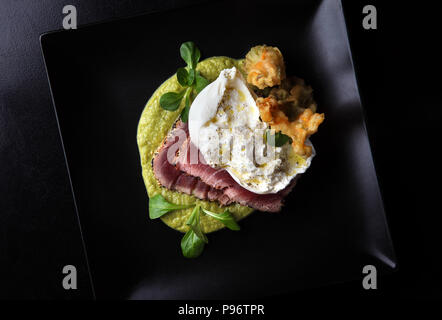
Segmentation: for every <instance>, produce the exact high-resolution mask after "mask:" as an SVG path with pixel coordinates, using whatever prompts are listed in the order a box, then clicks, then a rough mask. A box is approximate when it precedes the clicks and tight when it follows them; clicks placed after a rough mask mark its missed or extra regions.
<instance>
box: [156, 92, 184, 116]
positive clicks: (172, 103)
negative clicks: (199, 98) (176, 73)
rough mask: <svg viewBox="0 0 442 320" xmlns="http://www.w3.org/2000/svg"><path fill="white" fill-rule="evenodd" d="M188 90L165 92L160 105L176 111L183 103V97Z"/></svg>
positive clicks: (165, 108)
mask: <svg viewBox="0 0 442 320" xmlns="http://www.w3.org/2000/svg"><path fill="white" fill-rule="evenodd" d="M185 93H186V90H183V91H181V92H167V93H165V94H163V95H162V96H161V98H160V106H161V108H163V109H164V110H167V111H175V110H176V109H178V108H179V106H180V104H181V99H182V98H183V96H184V94H185Z"/></svg>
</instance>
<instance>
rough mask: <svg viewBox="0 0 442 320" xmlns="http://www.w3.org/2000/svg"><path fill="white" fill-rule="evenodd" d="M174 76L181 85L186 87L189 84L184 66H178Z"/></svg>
mask: <svg viewBox="0 0 442 320" xmlns="http://www.w3.org/2000/svg"><path fill="white" fill-rule="evenodd" d="M176 77H177V79H178V83H179V84H180V85H181V86H183V87H187V86H188V85H189V73H188V72H187V70H186V69H185V68H179V69H178V70H177V72H176Z"/></svg>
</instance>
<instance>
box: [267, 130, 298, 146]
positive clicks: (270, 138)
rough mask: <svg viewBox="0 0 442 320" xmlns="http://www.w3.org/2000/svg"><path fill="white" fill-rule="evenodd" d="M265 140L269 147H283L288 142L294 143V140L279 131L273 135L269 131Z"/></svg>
mask: <svg viewBox="0 0 442 320" xmlns="http://www.w3.org/2000/svg"><path fill="white" fill-rule="evenodd" d="M265 140H266V142H267V143H268V144H269V145H271V146H275V147H282V146H283V145H285V144H286V143H287V142H290V143H292V139H291V138H290V137H289V136H287V135H285V134H283V133H282V132H281V131H278V132H276V133H275V134H274V135H273V134H272V132H271V130H267V131H266V136H265Z"/></svg>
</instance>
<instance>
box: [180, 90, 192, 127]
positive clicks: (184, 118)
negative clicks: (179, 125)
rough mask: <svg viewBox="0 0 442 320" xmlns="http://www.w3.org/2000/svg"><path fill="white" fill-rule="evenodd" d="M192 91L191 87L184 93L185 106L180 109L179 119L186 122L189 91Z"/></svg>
mask: <svg viewBox="0 0 442 320" xmlns="http://www.w3.org/2000/svg"><path fill="white" fill-rule="evenodd" d="M191 91H192V88H189V89H187V94H186V98H185V99H186V100H185V107H184V109H183V111H181V121H183V122H187V121H188V119H189V111H190V93H191Z"/></svg>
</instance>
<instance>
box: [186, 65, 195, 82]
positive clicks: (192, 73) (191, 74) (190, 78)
mask: <svg viewBox="0 0 442 320" xmlns="http://www.w3.org/2000/svg"><path fill="white" fill-rule="evenodd" d="M195 76H196V71H195V69H190V70H189V76H188V78H187V85H188V86H191V85H192V84H193V82H194V81H195Z"/></svg>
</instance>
